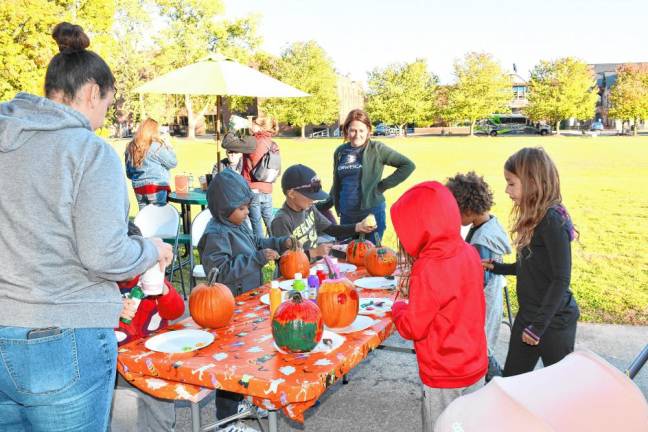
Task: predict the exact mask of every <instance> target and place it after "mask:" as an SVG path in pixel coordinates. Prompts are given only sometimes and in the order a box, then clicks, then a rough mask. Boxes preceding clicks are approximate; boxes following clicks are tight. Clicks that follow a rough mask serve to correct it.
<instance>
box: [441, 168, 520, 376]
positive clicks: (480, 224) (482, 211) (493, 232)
mask: <svg viewBox="0 0 648 432" xmlns="http://www.w3.org/2000/svg"><path fill="white" fill-rule="evenodd" d="M446 186H447V187H448V189H450V191H451V192H452V194H453V195H454V197H455V199H456V200H457V204H458V205H459V211H460V212H461V225H463V226H468V225H471V224H472V227H471V228H470V231H468V234H467V235H466V242H467V243H470V244H471V245H473V246H474V247H475V248H476V249H477V252H479V256H480V258H481V259H482V260H485V259H486V260H494V261H497V262H501V261H502V256H503V255H506V254H510V253H511V245H510V244H509V241H508V237H507V236H506V232H505V231H504V228H502V225H500V223H499V221H498V220H497V218H496V217H495V216H493V215H491V214H490V209H491V207H492V206H493V193H492V192H491V190H490V187H489V186H488V183H486V182H485V181H484V178H483V177H481V176H478V175H477V174H476V173H475V172H474V171H471V172H469V173H467V174H457V175H455V176H454V177H451V178H449V179H448V181H447V182H446ZM505 286H506V279H505V278H504V276H500V275H496V274H494V273H492V272H490V271H485V272H484V295H485V297H486V340H487V344H488V372H487V373H486V382H488V381H490V380H491V379H492V378H493V377H494V376H501V375H502V369H501V367H500V365H499V363H498V362H497V359H496V358H495V356H494V349H495V344H496V343H497V337H498V335H499V330H500V325H501V323H502V314H503V302H502V291H503V289H504V287H505Z"/></svg>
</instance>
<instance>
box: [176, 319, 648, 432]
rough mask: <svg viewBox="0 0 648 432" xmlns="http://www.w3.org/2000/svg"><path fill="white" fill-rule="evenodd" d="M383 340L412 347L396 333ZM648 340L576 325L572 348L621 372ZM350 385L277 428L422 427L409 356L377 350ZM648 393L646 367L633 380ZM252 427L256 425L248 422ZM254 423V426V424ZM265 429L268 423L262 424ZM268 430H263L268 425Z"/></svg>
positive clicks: (184, 431)
mask: <svg viewBox="0 0 648 432" xmlns="http://www.w3.org/2000/svg"><path fill="white" fill-rule="evenodd" d="M508 339H509V329H508V327H507V326H505V325H502V330H501V333H500V338H499V342H498V346H497V348H496V356H497V358H498V359H499V360H500V362H501V363H502V364H503V363H504V359H505V358H506V349H507V344H508ZM386 343H387V344H388V345H395V346H410V344H409V342H407V341H405V340H403V339H402V338H401V337H400V336H399V335H398V334H395V335H392V337H390V338H389V339H388V340H387V341H386ZM646 343H648V327H633V326H620V325H605V324H579V327H578V334H577V342H576V349H588V350H591V351H594V352H595V353H596V354H598V355H600V356H601V357H603V358H604V359H605V360H607V361H609V362H610V363H611V364H613V365H614V366H616V367H617V368H619V369H621V370H624V369H625V368H626V367H627V366H628V365H629V364H630V362H631V361H632V359H633V358H634V357H635V356H636V355H637V354H638V353H639V352H640V351H641V349H642V348H643V346H644V344H646ZM349 380H350V382H349V384H347V385H342V382H341V381H339V382H338V383H336V384H335V385H334V386H333V387H331V388H329V390H328V391H327V392H326V393H325V394H324V395H323V396H322V398H321V399H320V401H321V403H320V404H319V405H317V406H315V407H313V408H311V409H310V410H309V411H308V412H307V413H306V423H305V426H301V425H298V424H296V423H292V422H288V421H287V420H286V418H285V417H284V416H283V415H280V416H279V419H280V420H279V430H280V431H281V432H288V431H304V430H306V431H313V432H329V431H330V432H361V431H362V432H370V431H371V432H373V431H385V432H389V431H394V432H395V431H408V432H410V431H411V432H418V431H421V404H420V393H421V389H420V386H421V384H420V381H419V378H418V371H417V367H416V358H415V356H414V355H413V354H405V353H396V352H388V351H383V350H376V351H374V352H372V353H371V354H370V355H369V356H368V357H367V359H366V360H365V361H364V362H363V363H362V364H361V365H360V366H358V367H357V368H355V369H354V370H353V371H352V372H351V373H350V374H349ZM635 383H636V384H637V385H638V386H639V388H640V389H641V391H642V392H643V394H644V396H646V397H648V365H647V366H645V367H644V369H642V370H641V372H640V373H639V374H638V375H637V377H636V378H635ZM214 411H215V410H214V399H213V397H211V398H207V399H206V400H205V401H203V404H202V409H201V414H202V418H203V424H207V422H210V423H211V422H213V421H214ZM176 414H177V427H176V431H177V432H189V431H191V416H190V412H189V407H188V405H185V406H180V405H178V406H177V407H176ZM249 425H251V426H253V427H255V423H254V422H252V421H249ZM257 426H258V425H257ZM264 427H266V428H267V422H265V423H264ZM266 430H267V429H266Z"/></svg>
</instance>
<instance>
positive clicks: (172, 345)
mask: <svg viewBox="0 0 648 432" xmlns="http://www.w3.org/2000/svg"><path fill="white" fill-rule="evenodd" d="M212 342H214V335H213V334H211V333H209V332H206V331H204V330H196V329H183V330H174V331H169V332H166V333H162V334H159V335H157V336H153V337H152V338H151V339H148V340H147V341H146V342H145V343H144V346H145V347H146V348H147V349H149V350H151V351H157V352H163V353H169V354H172V353H185V352H190V351H196V350H199V349H201V348H204V347H206V346H208V345H210V344H211V343H212Z"/></svg>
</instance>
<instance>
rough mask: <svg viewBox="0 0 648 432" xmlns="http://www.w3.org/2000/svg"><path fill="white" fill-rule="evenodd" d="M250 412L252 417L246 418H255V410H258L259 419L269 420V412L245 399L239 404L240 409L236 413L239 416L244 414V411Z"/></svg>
mask: <svg viewBox="0 0 648 432" xmlns="http://www.w3.org/2000/svg"><path fill="white" fill-rule="evenodd" d="M247 410H250V411H251V412H250V415H249V416H248V417H246V418H254V417H255V415H254V410H256V412H257V414H258V416H259V418H267V417H268V410H264V409H263V408H259V407H257V406H254V404H253V403H252V402H250V401H249V400H247V399H243V400H242V401H241V402H239V404H238V409H237V410H236V412H237V413H238V414H240V413H242V412H243V411H247Z"/></svg>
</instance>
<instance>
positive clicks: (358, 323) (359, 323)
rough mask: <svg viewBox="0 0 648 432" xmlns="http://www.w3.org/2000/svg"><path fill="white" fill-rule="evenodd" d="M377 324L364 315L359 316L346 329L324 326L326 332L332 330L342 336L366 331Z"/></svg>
mask: <svg viewBox="0 0 648 432" xmlns="http://www.w3.org/2000/svg"><path fill="white" fill-rule="evenodd" d="M374 324H375V321H374V319H373V318H370V317H368V316H364V315H358V316H357V317H356V319H355V321H353V322H352V323H351V324H350V325H348V326H346V327H340V328H330V327H326V326H324V328H325V329H326V330H331V331H333V332H335V333H340V334H345V333H355V332H358V331H362V330H366V329H368V328H369V327H371V326H372V325H374Z"/></svg>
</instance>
